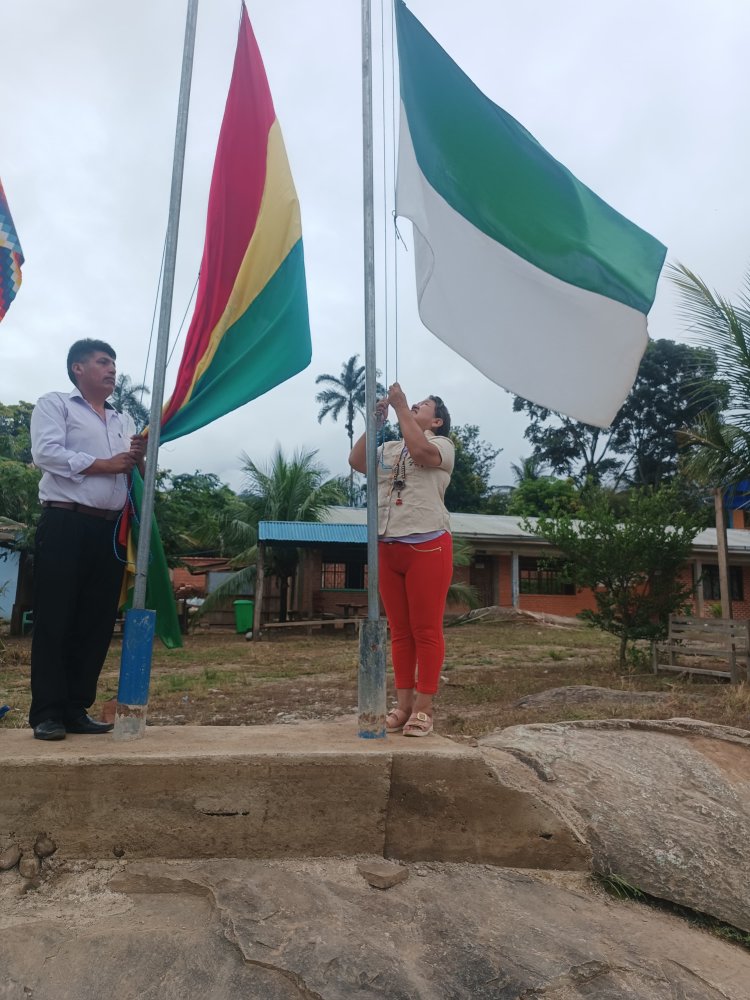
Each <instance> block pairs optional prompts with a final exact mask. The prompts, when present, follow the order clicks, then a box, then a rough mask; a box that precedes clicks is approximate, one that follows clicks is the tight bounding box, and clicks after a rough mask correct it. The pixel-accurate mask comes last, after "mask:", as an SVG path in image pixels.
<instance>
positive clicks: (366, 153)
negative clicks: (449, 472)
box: [358, 0, 386, 739]
mask: <svg viewBox="0 0 750 1000" xmlns="http://www.w3.org/2000/svg"><path fill="white" fill-rule="evenodd" d="M371 18H372V12H371V2H370V0H362V168H363V179H364V202H363V207H364V251H365V253H364V270H365V426H366V435H367V439H366V444H367V566H368V577H367V618H366V620H365V621H363V622H362V625H361V628H360V633H359V678H358V690H359V696H358V701H359V720H358V729H359V736H360V737H362V738H363V739H384V738H385V649H386V623H385V621H384V620H383V619H382V618H381V617H380V600H379V597H378V480H377V471H378V463H377V448H376V444H377V442H376V426H375V387H376V383H377V376H376V371H375V369H376V358H375V221H374V182H373V148H372V147H373V142H372V20H371Z"/></svg>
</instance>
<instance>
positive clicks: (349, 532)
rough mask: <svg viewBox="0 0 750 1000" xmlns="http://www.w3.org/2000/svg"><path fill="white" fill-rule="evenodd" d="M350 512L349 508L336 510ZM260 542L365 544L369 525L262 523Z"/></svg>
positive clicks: (316, 522)
mask: <svg viewBox="0 0 750 1000" xmlns="http://www.w3.org/2000/svg"><path fill="white" fill-rule="evenodd" d="M336 509H342V510H348V509H349V508H336ZM258 540H259V541H261V542H292V543H294V544H297V545H305V544H307V545H311V544H312V545H315V544H318V545H325V544H330V543H343V544H347V543H348V544H350V545H352V544H357V545H360V544H364V543H366V542H367V524H366V522H365V519H363V521H362V524H330V523H322V522H319V521H260V522H259V524H258Z"/></svg>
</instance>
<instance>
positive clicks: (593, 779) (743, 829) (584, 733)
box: [480, 719, 750, 997]
mask: <svg viewBox="0 0 750 1000" xmlns="http://www.w3.org/2000/svg"><path fill="white" fill-rule="evenodd" d="M480 748H481V749H482V750H483V752H484V753H485V754H486V757H487V760H488V762H491V763H492V764H493V766H494V767H495V768H496V769H497V773H498V779H499V780H500V781H501V782H502V783H504V784H513V783H514V782H515V783H516V784H517V785H518V787H522V788H524V789H525V790H526V791H527V792H528V793H530V794H533V795H534V796H536V797H538V798H539V800H540V801H541V802H544V803H546V804H547V805H548V806H549V807H550V808H551V809H552V810H554V811H556V812H557V814H558V815H559V816H560V817H564V818H565V819H566V820H567V822H568V824H569V826H570V828H571V829H572V830H577V831H578V833H579V835H580V836H581V837H582V838H583V839H584V840H585V841H586V842H587V843H588V845H589V846H590V848H591V852H592V858H593V865H594V869H595V870H596V871H598V872H602V873H604V874H609V873H614V874H616V875H619V876H621V877H622V878H624V879H625V880H626V881H627V882H629V883H630V884H631V885H634V886H636V887H638V888H639V889H642V890H643V891H644V892H647V893H649V894H650V895H652V896H657V897H659V898H661V899H667V900H670V901H672V902H674V903H678V904H680V905H682V906H688V907H691V908H692V909H694V910H698V911H700V912H701V913H708V914H711V915H712V916H714V917H718V918H719V919H720V920H724V921H726V922H727V923H730V924H733V925H734V926H735V927H739V928H741V929H742V930H744V931H748V932H750V897H749V896H748V892H747V886H748V885H750V852H749V851H748V850H747V845H748V843H750V733H748V732H746V731H745V730H739V729H731V728H728V727H722V726H715V725H711V724H709V723H702V722H695V721H692V720H680V719H672V720H668V721H665V722H649V721H643V720H619V719H618V720H611V719H610V720H604V721H600V722H597V721H583V722H565V723H557V724H544V725H529V726H511V727H509V728H507V729H503V730H499V731H497V732H495V733H492V734H490V735H489V736H486V737H484V738H483V739H482V740H481V741H480ZM748 996H749V997H750V988H749V989H748Z"/></svg>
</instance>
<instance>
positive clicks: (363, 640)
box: [358, 618, 386, 740]
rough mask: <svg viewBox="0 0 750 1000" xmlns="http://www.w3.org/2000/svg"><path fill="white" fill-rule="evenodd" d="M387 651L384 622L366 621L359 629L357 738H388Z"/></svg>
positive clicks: (380, 620)
mask: <svg viewBox="0 0 750 1000" xmlns="http://www.w3.org/2000/svg"><path fill="white" fill-rule="evenodd" d="M385 650H386V622H385V619H384V618H376V619H374V620H373V619H370V618H367V619H365V621H363V622H362V624H361V626H360V630H359V684H358V688H359V718H358V736H359V737H360V738H361V739H363V740H381V739H383V740H384V739H385V736H386V733H385Z"/></svg>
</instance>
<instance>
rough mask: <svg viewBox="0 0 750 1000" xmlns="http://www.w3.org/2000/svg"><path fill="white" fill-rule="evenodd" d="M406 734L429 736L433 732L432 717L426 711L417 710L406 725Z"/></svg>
mask: <svg viewBox="0 0 750 1000" xmlns="http://www.w3.org/2000/svg"><path fill="white" fill-rule="evenodd" d="M403 729H404V736H429V735H430V733H431V732H432V729H433V725H432V719H431V718H430V716H429V715H427V714H426V713H425V712H416V713H415V714H414V715H412V717H411V718H410V719H409V721H408V722H407V723H406V724H405V725H404V727H403Z"/></svg>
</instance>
